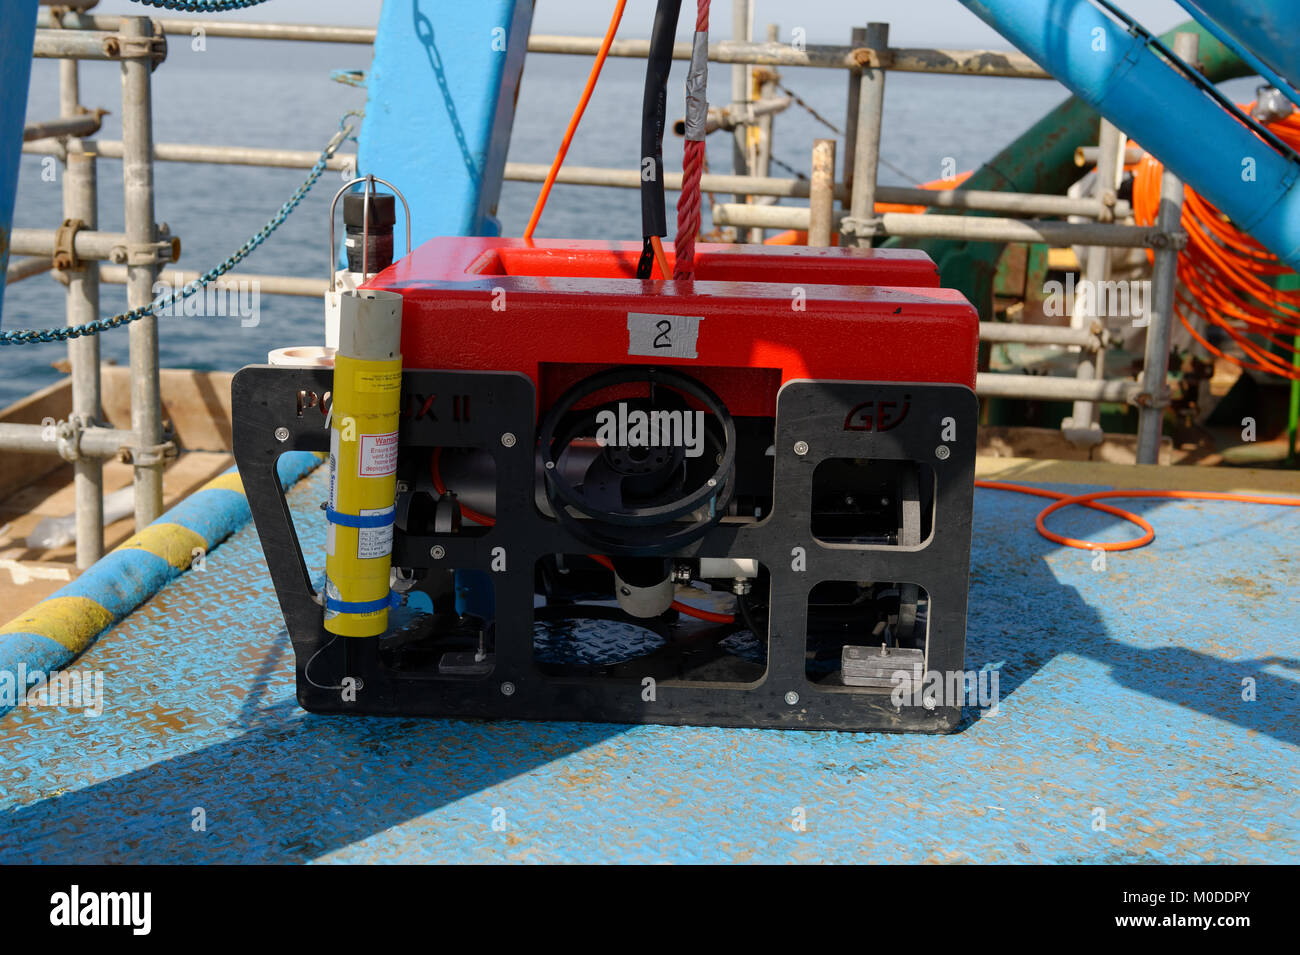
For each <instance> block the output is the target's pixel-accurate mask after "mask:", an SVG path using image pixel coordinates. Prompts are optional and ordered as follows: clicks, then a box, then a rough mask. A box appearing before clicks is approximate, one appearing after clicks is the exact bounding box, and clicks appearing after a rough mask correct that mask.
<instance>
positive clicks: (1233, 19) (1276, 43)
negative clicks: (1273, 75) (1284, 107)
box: [1179, 0, 1300, 86]
mask: <svg viewBox="0 0 1300 955" xmlns="http://www.w3.org/2000/svg"><path fill="white" fill-rule="evenodd" d="M1179 2H1181V3H1182V5H1183V6H1184V7H1186V8H1187V9H1188V10H1189V11H1191V12H1192V13H1193V15H1195V14H1196V12H1198V11H1199V12H1200V14H1201V16H1203V17H1206V18H1208V19H1210V20H1213V21H1214V23H1215V25H1216V26H1219V27H1220V28H1221V29H1223V30H1225V31H1226V32H1228V33H1231V34H1232V35H1233V36H1234V37H1236V38H1237V40H1238V41H1239V42H1240V43H1241V44H1242V45H1243V46H1245V47H1246V48H1247V49H1249V50H1250V51H1251V52H1252V53H1254V54H1255V55H1256V56H1257V57H1258V58H1259V59H1261V60H1263V61H1264V62H1265V63H1266V64H1268V66H1269V67H1270V68H1271V69H1273V70H1276V71H1277V72H1278V73H1280V74H1282V76H1283V77H1284V78H1285V79H1286V80H1287V81H1288V82H1289V83H1290V84H1291V85H1293V86H1294V85H1295V84H1296V83H1297V82H1300V29H1297V25H1296V18H1297V10H1296V2H1295V0H1179ZM1193 7H1195V8H1196V9H1195V10H1192V8H1193ZM1197 19H1198V20H1199V19H1201V17H1197ZM1202 22H1204V21H1203V20H1202ZM1206 29H1209V27H1208V26H1207V27H1206ZM1261 75H1265V76H1266V78H1267V74H1261ZM1274 85H1276V84H1274Z"/></svg>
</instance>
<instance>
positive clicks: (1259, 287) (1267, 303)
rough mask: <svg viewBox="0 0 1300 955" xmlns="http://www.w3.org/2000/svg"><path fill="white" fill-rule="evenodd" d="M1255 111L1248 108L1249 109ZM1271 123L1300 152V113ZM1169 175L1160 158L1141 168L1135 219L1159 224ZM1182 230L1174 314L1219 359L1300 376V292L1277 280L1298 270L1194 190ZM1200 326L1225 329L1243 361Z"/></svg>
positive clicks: (1144, 161)
mask: <svg viewBox="0 0 1300 955" xmlns="http://www.w3.org/2000/svg"><path fill="white" fill-rule="evenodd" d="M1253 107H1254V104H1253V103H1252V104H1247V105H1245V106H1243V107H1242V109H1243V110H1244V111H1247V112H1249V111H1250V110H1251V109H1253ZM1267 125H1268V127H1269V129H1271V130H1272V131H1273V133H1274V134H1276V135H1277V137H1278V138H1279V139H1281V140H1282V141H1284V142H1285V143H1287V144H1288V145H1290V146H1292V147H1294V148H1296V149H1300V114H1294V113H1293V114H1292V115H1291V116H1288V117H1287V118H1286V119H1282V120H1278V121H1276V122H1271V123H1268V124H1267ZM1163 172H1164V168H1163V166H1162V165H1161V164H1160V162H1159V161H1158V160H1156V159H1155V158H1154V157H1152V156H1149V155H1148V156H1144V157H1143V158H1142V160H1141V161H1140V162H1139V163H1138V166H1137V169H1136V170H1135V172H1134V177H1133V217H1134V219H1135V220H1136V221H1137V223H1138V224H1139V225H1146V226H1149V225H1152V224H1154V223H1155V221H1156V214H1157V212H1158V210H1159V207H1160V180H1161V176H1162V175H1163ZM1182 227H1183V231H1185V232H1186V233H1187V247H1186V248H1185V249H1183V250H1182V252H1181V253H1180V254H1179V256H1178V287H1177V291H1176V293H1175V300H1174V311H1175V314H1177V316H1178V320H1179V321H1180V322H1181V323H1182V325H1183V327H1184V328H1186V329H1187V331H1188V333H1189V334H1190V335H1191V336H1192V338H1194V339H1195V340H1196V341H1197V342H1198V343H1199V344H1200V345H1201V346H1202V347H1204V348H1205V349H1206V351H1208V352H1210V353H1211V354H1213V355H1216V356H1217V357H1220V358H1223V359H1225V360H1227V361H1230V362H1232V363H1233V364H1235V365H1239V366H1241V367H1242V368H1247V369H1250V370H1252V371H1261V372H1266V373H1268V374H1273V375H1278V376H1279V377H1282V378H1290V379H1300V368H1297V367H1296V365H1295V362H1294V360H1293V359H1294V356H1295V355H1296V352H1297V349H1296V347H1295V344H1294V341H1293V340H1288V338H1290V337H1293V336H1295V335H1298V334H1300V290H1296V291H1287V290H1283V289H1278V288H1277V287H1276V286H1275V285H1274V284H1273V283H1272V282H1271V281H1269V279H1273V278H1276V277H1277V276H1280V275H1285V274H1288V273H1291V271H1292V270H1291V269H1289V268H1288V267H1287V266H1285V265H1283V264H1282V263H1281V261H1280V260H1279V259H1278V258H1277V256H1275V255H1273V254H1272V253H1271V252H1269V251H1268V250H1267V249H1265V248H1264V247H1263V246H1262V245H1260V244H1259V243H1258V242H1257V241H1255V240H1254V239H1253V238H1251V237H1250V236H1249V235H1247V234H1246V233H1244V232H1242V231H1241V230H1239V229H1238V228H1237V227H1236V226H1234V225H1233V224H1232V223H1231V222H1230V221H1228V219H1227V217H1226V216H1224V215H1223V213H1221V212H1220V211H1219V210H1218V209H1216V208H1215V207H1214V206H1213V205H1212V204H1211V203H1210V202H1208V201H1207V200H1206V199H1205V197H1203V196H1201V195H1200V194H1199V193H1197V192H1196V191H1195V190H1194V189H1192V188H1190V187H1186V188H1185V189H1184V199H1183V215H1182ZM1147 255H1148V258H1151V257H1153V253H1151V252H1148V253H1147ZM1198 322H1200V323H1204V324H1205V325H1207V326H1210V325H1212V326H1214V327H1216V328H1219V329H1221V330H1222V331H1223V332H1224V333H1226V334H1227V335H1228V337H1229V338H1231V339H1232V340H1233V341H1234V342H1236V344H1237V346H1238V347H1239V348H1240V349H1241V352H1242V354H1241V356H1238V355H1234V354H1229V353H1227V352H1225V351H1224V350H1223V349H1222V348H1219V347H1217V346H1215V345H1213V344H1211V343H1210V342H1209V341H1208V340H1207V338H1206V336H1205V335H1204V334H1202V332H1201V330H1200V329H1199V328H1198V327H1197V324H1198ZM1282 336H1288V338H1284V337H1282ZM1269 346H1273V347H1269Z"/></svg>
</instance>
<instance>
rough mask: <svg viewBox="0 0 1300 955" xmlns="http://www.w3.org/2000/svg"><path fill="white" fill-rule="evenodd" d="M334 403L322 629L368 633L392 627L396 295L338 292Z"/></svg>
mask: <svg viewBox="0 0 1300 955" xmlns="http://www.w3.org/2000/svg"><path fill="white" fill-rule="evenodd" d="M339 305H340V310H339V347H338V352H337V354H336V355H335V357H334V387H333V393H332V402H331V405H330V461H329V465H330V492H329V501H328V504H327V508H328V509H327V511H326V517H327V519H328V520H329V529H328V532H327V537H326V545H325V629H326V630H328V631H329V632H330V633H334V634H339V635H340V636H345V637H374V636H378V635H379V634H382V633H383V632H384V631H385V630H386V629H387V627H388V609H389V572H390V569H391V565H392V553H393V519H394V516H395V508H394V504H395V500H396V497H397V421H398V415H399V413H400V411H401V396H402V354H401V347H402V296H401V295H398V294H397V293H396V292H385V291H377V290H376V291H371V290H367V289H362V290H360V291H357V292H345V293H344V294H342V295H341V296H340V300H339Z"/></svg>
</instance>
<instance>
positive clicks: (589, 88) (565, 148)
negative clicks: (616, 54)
mask: <svg viewBox="0 0 1300 955" xmlns="http://www.w3.org/2000/svg"><path fill="white" fill-rule="evenodd" d="M625 6H627V0H618V5H617V6H615V8H614V16H613V17H611V18H610V21H609V29H608V30H606V31H605V39H604V42H602V43H601V44H600V51H599V52H598V53H597V54H596V62H595V63H593V64H592V65H591V73H590V74H589V75H588V76H587V85H586V86H585V87H583V90H582V98H581V99H579V100H578V107H577V109H575V110H574V111H573V116H572V117H571V118H570V119H569V127H568V129H566V130H565V131H564V139H563V140H562V141H561V142H560V150H559V152H557V153H556V154H555V159H554V160H552V162H551V169H550V171H549V172H548V173H547V174H546V181H545V182H544V183H542V191H541V193H540V194H539V195H538V196H537V204H536V205H534V206H533V214H532V216H530V217H529V219H528V225H527V227H526V228H525V229H524V238H525V239H531V238H532V237H533V232H534V231H535V230H536V229H537V222H538V220H540V219H541V218H542V210H543V209H545V208H546V200H547V199H549V198H550V195H551V187H552V186H553V185H555V177H556V176H558V175H559V174H560V167H561V166H562V165H564V157H565V156H567V155H568V153H569V144H570V143H572V142H573V134H574V133H576V132H577V131H578V124H579V123H580V122H582V114H583V113H584V112H586V109H587V103H588V102H589V101H590V100H591V94H592V93H594V92H595V90H596V80H598V79H599V78H600V70H601V67H603V66H604V65H605V57H606V56H608V55H609V48H610V46H611V45H612V44H613V42H614V34H616V33H617V32H618V25H619V23H621V22H622V20H623V8H624V7H625Z"/></svg>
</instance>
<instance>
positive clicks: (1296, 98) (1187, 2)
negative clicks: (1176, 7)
mask: <svg viewBox="0 0 1300 955" xmlns="http://www.w3.org/2000/svg"><path fill="white" fill-rule="evenodd" d="M1178 3H1179V4H1180V5H1181V6H1182V7H1183V9H1184V10H1186V11H1187V12H1188V13H1190V14H1191V15H1192V16H1193V17H1194V18H1195V19H1196V22H1197V23H1199V24H1200V25H1201V26H1203V27H1205V29H1206V30H1207V31H1208V32H1209V33H1210V35H1211V36H1213V37H1214V38H1215V39H1216V40H1218V41H1219V42H1220V43H1222V44H1223V45H1224V46H1226V47H1228V49H1230V50H1232V52H1233V53H1236V54H1237V56H1239V57H1241V58H1242V60H1244V61H1245V62H1246V63H1247V64H1249V65H1250V68H1251V69H1252V70H1254V71H1255V72H1256V73H1258V74H1259V75H1260V76H1262V77H1263V78H1264V79H1266V80H1268V82H1269V83H1271V84H1272V85H1273V86H1274V87H1276V88H1277V89H1279V90H1281V91H1282V92H1283V93H1284V94H1285V95H1286V98H1287V99H1289V100H1290V101H1291V102H1292V103H1294V104H1296V105H1297V106H1300V93H1297V92H1296V90H1295V87H1293V86H1292V85H1291V84H1290V83H1288V82H1287V81H1286V80H1285V79H1283V78H1282V76H1281V75H1280V74H1279V73H1278V72H1277V71H1276V70H1274V69H1273V68H1272V67H1270V66H1269V65H1268V64H1267V63H1265V62H1264V61H1263V60H1261V59H1260V58H1259V57H1258V56H1256V55H1255V54H1254V53H1252V52H1251V51H1250V50H1248V49H1246V46H1245V44H1243V43H1242V42H1241V40H1239V39H1237V37H1235V36H1234V35H1233V34H1232V33H1231V32H1230V31H1228V30H1226V29H1225V28H1224V27H1223V26H1222V25H1221V24H1220V23H1219V22H1218V21H1216V20H1214V19H1213V18H1212V17H1210V16H1209V14H1207V13H1206V12H1205V11H1204V10H1202V9H1200V7H1198V6H1197V5H1196V4H1195V3H1194V2H1193V0H1178Z"/></svg>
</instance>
